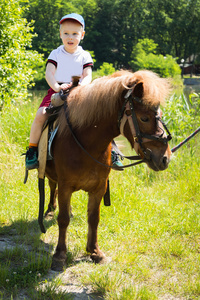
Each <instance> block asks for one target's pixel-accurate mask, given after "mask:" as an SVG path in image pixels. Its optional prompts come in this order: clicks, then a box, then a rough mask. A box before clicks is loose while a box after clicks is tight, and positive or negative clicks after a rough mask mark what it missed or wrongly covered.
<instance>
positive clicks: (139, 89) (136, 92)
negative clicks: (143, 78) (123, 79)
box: [133, 82, 143, 98]
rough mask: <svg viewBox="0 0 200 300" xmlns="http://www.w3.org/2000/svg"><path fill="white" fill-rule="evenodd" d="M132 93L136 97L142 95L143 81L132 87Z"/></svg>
mask: <svg viewBox="0 0 200 300" xmlns="http://www.w3.org/2000/svg"><path fill="white" fill-rule="evenodd" d="M133 93H134V95H135V96H136V97H138V98H142V97H143V83H142V82H139V83H137V84H136V86H135V87H134V91H133Z"/></svg>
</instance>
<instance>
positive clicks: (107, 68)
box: [97, 62, 115, 77]
mask: <svg viewBox="0 0 200 300" xmlns="http://www.w3.org/2000/svg"><path fill="white" fill-rule="evenodd" d="M114 72H115V68H114V67H113V64H109V63H107V62H104V63H103V65H102V66H100V69H98V70H97V74H98V76H99V77H102V76H107V75H110V74H112V73H114Z"/></svg>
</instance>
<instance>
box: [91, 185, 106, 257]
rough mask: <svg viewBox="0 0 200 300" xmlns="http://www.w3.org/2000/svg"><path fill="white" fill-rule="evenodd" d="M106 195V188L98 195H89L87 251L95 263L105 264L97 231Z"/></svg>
mask: <svg viewBox="0 0 200 300" xmlns="http://www.w3.org/2000/svg"><path fill="white" fill-rule="evenodd" d="M104 194H105V187H104V188H103V189H102V190H101V191H98V193H95V192H93V193H89V201H88V239H87V247H86V251H87V252H90V253H91V258H92V260H93V261H94V262H95V263H104V262H105V260H106V257H105V254H104V253H103V252H102V251H101V250H100V249H99V246H98V242H97V229H98V224H99V219H100V216H99V215H100V203H101V199H102V197H103V195H104Z"/></svg>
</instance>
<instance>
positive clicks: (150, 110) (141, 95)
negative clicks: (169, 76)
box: [114, 71, 171, 171]
mask: <svg viewBox="0 0 200 300" xmlns="http://www.w3.org/2000/svg"><path fill="white" fill-rule="evenodd" d="M123 73H124V72H123ZM121 74H122V73H121V72H117V73H116V74H115V75H114V76H116V77H117V76H121ZM125 74H127V73H126V72H125V73H124V75H125ZM124 87H125V90H124V92H123V97H122V98H123V99H122V110H121V114H120V117H119V127H120V132H121V134H123V135H124V136H125V137H126V138H127V139H128V140H129V142H130V143H131V145H132V147H133V148H134V149H135V151H136V152H137V154H139V155H140V156H141V158H142V159H144V161H145V162H146V163H147V165H148V166H149V167H150V168H151V169H153V170H155V171H160V170H165V169H166V168H167V167H168V164H169V161H170V155H171V151H170V147H169V145H168V141H169V140H170V139H171V135H170V133H169V131H168V129H167V127H166V126H165V124H164V123H163V121H162V119H161V117H162V112H161V110H160V104H163V103H164V100H165V98H166V97H167V95H168V94H169V91H170V88H169V83H168V82H167V80H166V79H162V78H160V77H158V76H157V75H156V74H155V73H153V72H150V71H138V72H135V73H133V76H132V78H131V77H130V76H129V78H127V81H126V82H124Z"/></svg>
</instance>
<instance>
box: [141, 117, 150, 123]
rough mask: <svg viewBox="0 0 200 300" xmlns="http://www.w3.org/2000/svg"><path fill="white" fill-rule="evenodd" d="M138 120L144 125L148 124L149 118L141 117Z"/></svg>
mask: <svg viewBox="0 0 200 300" xmlns="http://www.w3.org/2000/svg"><path fill="white" fill-rule="evenodd" d="M140 119H141V121H142V122H144V123H147V122H149V118H148V117H145V116H144V117H141V118H140Z"/></svg>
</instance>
